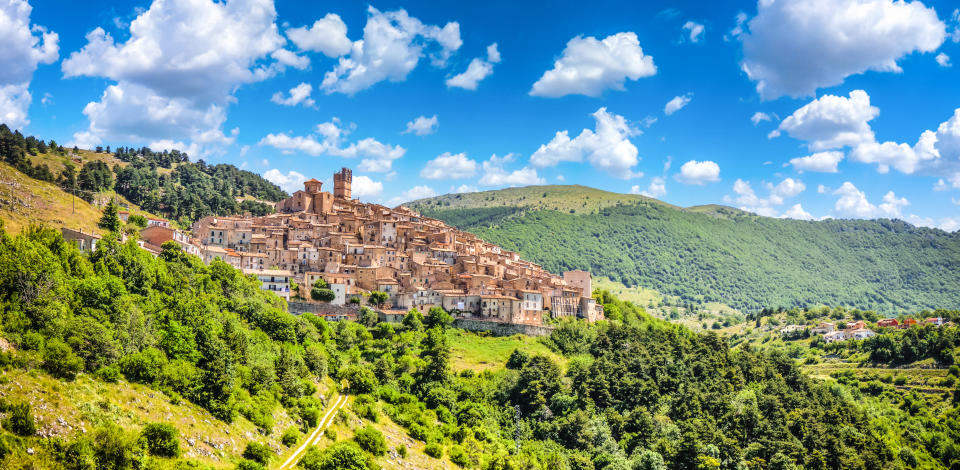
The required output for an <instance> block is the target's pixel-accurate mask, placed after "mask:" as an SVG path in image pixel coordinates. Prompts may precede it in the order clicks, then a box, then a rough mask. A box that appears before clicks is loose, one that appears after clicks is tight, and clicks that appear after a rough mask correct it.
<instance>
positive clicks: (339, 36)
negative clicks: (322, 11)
mask: <svg viewBox="0 0 960 470" xmlns="http://www.w3.org/2000/svg"><path fill="white" fill-rule="evenodd" d="M286 33H287V37H288V38H290V40H291V41H293V43H294V44H296V45H297V47H298V48H300V50H301V51H311V52H320V53H323V55H325V56H327V57H340V56H342V55H346V54H347V53H348V52H350V48H351V47H352V46H353V43H352V42H350V39H348V38H347V25H346V24H344V22H343V20H342V19H340V15H337V14H335V13H327V16H324V17H323V18H321V19H319V20H317V21H314V22H313V26H311V27H309V28H307V27H306V26H303V27H299V28H291V29H288V30H287V31H286Z"/></svg>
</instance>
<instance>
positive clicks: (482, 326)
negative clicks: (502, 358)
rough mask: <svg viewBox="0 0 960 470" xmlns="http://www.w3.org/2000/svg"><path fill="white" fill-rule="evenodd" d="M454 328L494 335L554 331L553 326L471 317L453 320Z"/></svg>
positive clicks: (544, 334)
mask: <svg viewBox="0 0 960 470" xmlns="http://www.w3.org/2000/svg"><path fill="white" fill-rule="evenodd" d="M453 327H454V328H460V329H463V330H467V331H489V332H491V333H493V335H494V336H513V335H517V334H520V335H527V336H547V335H549V334H550V333H552V332H553V330H554V327H552V326H537V325H522V324H518V323H503V322H498V321H487V320H476V319H471V318H457V319H456V320H454V321H453Z"/></svg>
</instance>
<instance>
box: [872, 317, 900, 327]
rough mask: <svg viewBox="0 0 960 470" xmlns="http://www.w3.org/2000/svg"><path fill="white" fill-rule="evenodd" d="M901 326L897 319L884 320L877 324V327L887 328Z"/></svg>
mask: <svg viewBox="0 0 960 470" xmlns="http://www.w3.org/2000/svg"><path fill="white" fill-rule="evenodd" d="M899 324H900V322H898V321H897V319H896V318H884V319H883V320H880V321H878V322H877V326H882V327H885V328H895V327H896V326H898V325H899Z"/></svg>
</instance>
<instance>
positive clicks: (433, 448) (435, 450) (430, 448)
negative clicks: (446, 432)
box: [423, 442, 443, 459]
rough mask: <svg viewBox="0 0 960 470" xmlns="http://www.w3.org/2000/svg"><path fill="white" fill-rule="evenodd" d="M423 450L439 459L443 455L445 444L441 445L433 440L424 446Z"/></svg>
mask: <svg viewBox="0 0 960 470" xmlns="http://www.w3.org/2000/svg"><path fill="white" fill-rule="evenodd" d="M423 452H424V453H425V454H427V455H429V456H430V457H433V458H435V459H439V458H440V457H443V446H441V445H440V444H437V443H436V442H433V443H430V444H427V446H426V447H424V448H423Z"/></svg>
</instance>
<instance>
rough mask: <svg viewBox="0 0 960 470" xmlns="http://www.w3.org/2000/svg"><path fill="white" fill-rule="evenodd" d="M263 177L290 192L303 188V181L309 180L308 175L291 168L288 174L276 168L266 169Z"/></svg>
mask: <svg viewBox="0 0 960 470" xmlns="http://www.w3.org/2000/svg"><path fill="white" fill-rule="evenodd" d="M263 177H264V178H265V179H266V180H267V181H269V182H271V183H273V184H275V185H277V186H280V189H283V190H284V191H286V192H288V193H293V192H294V191H298V190H301V189H303V182H304V181H306V180H307V177H306V176H304V175H302V174H300V173H298V172H296V171H293V170H291V171H289V172H287V174H283V172H282V171H280V170H278V169H276V168H273V169H270V170H267V171H265V172H264V173H263Z"/></svg>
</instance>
